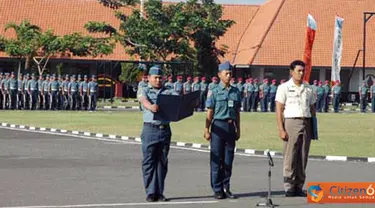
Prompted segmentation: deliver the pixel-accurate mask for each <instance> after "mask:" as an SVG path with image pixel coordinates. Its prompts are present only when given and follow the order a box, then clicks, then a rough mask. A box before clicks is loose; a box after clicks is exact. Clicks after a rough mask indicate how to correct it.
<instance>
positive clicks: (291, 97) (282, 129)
mask: <svg viewBox="0 0 375 208" xmlns="http://www.w3.org/2000/svg"><path fill="white" fill-rule="evenodd" d="M304 71H305V64H304V63H303V61H298V60H297V61H293V62H292V63H291V65H290V74H291V79H290V80H289V81H287V82H285V83H284V84H281V85H280V86H279V87H278V89H277V92H276V99H275V100H276V112H277V113H276V114H277V124H278V129H279V135H280V138H281V139H282V140H283V141H284V167H283V174H284V189H285V196H286V197H293V196H306V193H305V192H303V191H302V187H303V185H304V183H305V178H306V174H305V170H306V165H307V159H308V155H309V149H310V142H311V139H312V137H313V136H312V135H313V131H312V117H315V115H316V114H315V102H316V99H315V96H314V92H313V89H312V88H311V86H310V85H309V84H308V83H306V84H305V83H303V75H304Z"/></svg>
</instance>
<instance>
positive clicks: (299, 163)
mask: <svg viewBox="0 0 375 208" xmlns="http://www.w3.org/2000/svg"><path fill="white" fill-rule="evenodd" d="M285 130H286V132H287V133H288V135H289V139H288V141H284V167H283V169H284V171H283V174H284V190H285V191H291V192H294V191H297V190H298V189H302V187H303V185H304V183H305V179H306V174H305V170H306V166H307V159H308V156H309V150H310V143H311V137H312V121H311V118H305V119H301V118H286V119H285Z"/></svg>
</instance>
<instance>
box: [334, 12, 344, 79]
mask: <svg viewBox="0 0 375 208" xmlns="http://www.w3.org/2000/svg"><path fill="white" fill-rule="evenodd" d="M343 23H344V19H343V18H341V17H339V16H336V18H335V34H334V36H333V53H332V71H331V81H332V82H336V81H340V71H341V57H342V24H343Z"/></svg>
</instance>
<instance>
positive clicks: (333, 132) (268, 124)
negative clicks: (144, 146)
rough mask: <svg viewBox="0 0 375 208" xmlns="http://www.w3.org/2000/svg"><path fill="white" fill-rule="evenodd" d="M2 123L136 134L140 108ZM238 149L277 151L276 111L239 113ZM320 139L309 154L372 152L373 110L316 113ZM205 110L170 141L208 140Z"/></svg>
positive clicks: (32, 115)
mask: <svg viewBox="0 0 375 208" xmlns="http://www.w3.org/2000/svg"><path fill="white" fill-rule="evenodd" d="M0 115H1V118H0V121H1V122H6V123H13V124H22V125H32V126H37V127H47V128H60V129H66V130H79V131H90V132H95V133H105V134H116V135H122V136H136V137H138V136H139V135H140V131H141V127H142V114H141V112H118V111H116V112H91V113H90V112H57V111H54V112H50V111H47V112H42V111H35V112H30V111H1V113H0ZM241 115H242V119H241V120H242V123H241V134H242V135H241V139H240V141H239V142H238V143H237V144H238V146H237V147H238V148H250V149H257V150H265V149H271V150H275V151H282V141H281V140H280V139H279V138H278V136H277V133H278V131H277V126H276V119H275V114H272V113H266V114H264V113H242V114H241ZM318 121H319V137H320V140H319V141H313V142H312V145H311V154H313V155H337V156H339V155H343V156H373V157H374V156H375V151H374V149H375V115H374V114H370V113H368V114H360V113H351V114H331V113H330V114H318ZM204 122H205V114H204V113H196V114H194V116H192V117H190V118H187V119H185V120H183V121H180V122H178V123H172V134H173V136H172V140H174V141H181V142H192V143H200V144H207V141H206V140H204V139H203V130H204Z"/></svg>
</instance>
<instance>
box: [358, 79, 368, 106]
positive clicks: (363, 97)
mask: <svg viewBox="0 0 375 208" xmlns="http://www.w3.org/2000/svg"><path fill="white" fill-rule="evenodd" d="M368 90H369V89H368V87H367V83H366V81H363V82H362V85H361V86H359V91H358V93H359V99H360V103H361V105H360V107H361V112H362V113H365V112H366V109H367V95H368Z"/></svg>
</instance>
